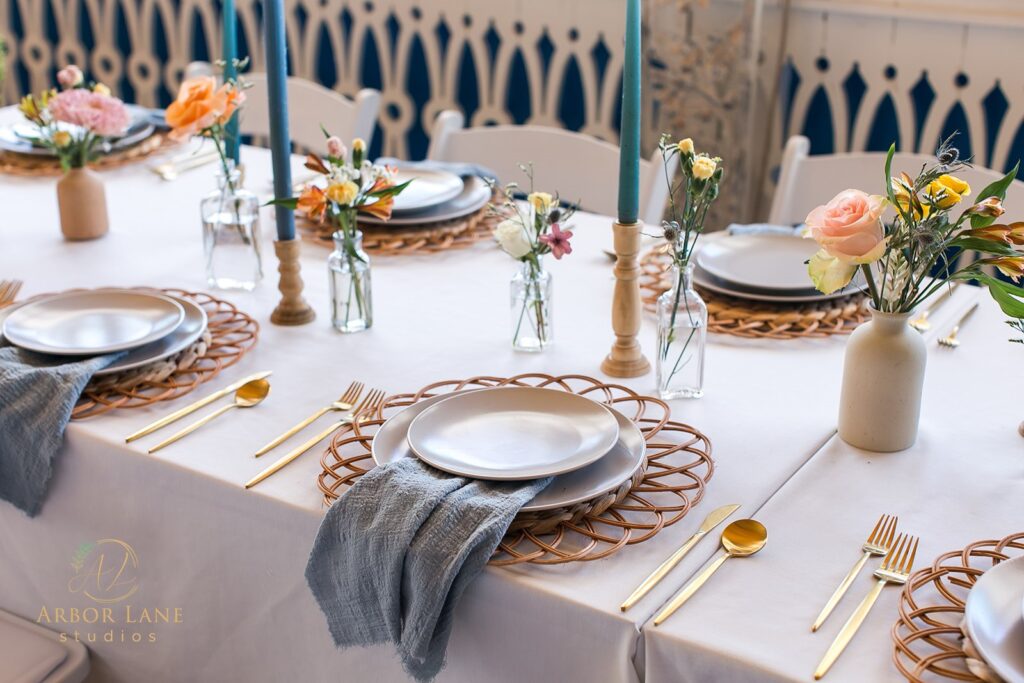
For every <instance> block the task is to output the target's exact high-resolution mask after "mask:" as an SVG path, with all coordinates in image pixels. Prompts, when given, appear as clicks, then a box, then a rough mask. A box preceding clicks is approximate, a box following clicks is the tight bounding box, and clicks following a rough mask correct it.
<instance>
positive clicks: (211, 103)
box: [164, 59, 248, 190]
mask: <svg viewBox="0 0 1024 683" xmlns="http://www.w3.org/2000/svg"><path fill="white" fill-rule="evenodd" d="M247 63H248V60H247V59H245V60H241V61H237V60H236V61H235V62H234V65H235V70H236V72H237V71H239V70H241V69H243V68H245V66H246V64H247ZM247 87H248V85H247V84H246V83H245V82H244V81H243V80H242V79H240V78H237V77H236V78H228V79H226V80H225V81H224V82H223V83H221V84H220V85H218V84H217V79H216V78H215V77H214V76H197V77H195V78H189V79H187V80H186V81H184V82H183V83H182V84H181V88H179V90H178V96H177V97H176V98H175V100H174V102H171V104H170V105H169V106H168V107H167V111H166V113H165V114H164V118H165V119H166V121H167V125H168V126H170V127H171V132H170V138H171V139H172V140H188V139H190V138H193V137H201V138H204V139H208V140H211V141H212V142H213V146H214V147H215V148H216V150H217V155H218V156H219V157H220V162H221V167H222V168H223V170H224V175H225V177H227V178H228V184H229V187H231V189H232V190H234V189H235V187H234V185H233V181H232V180H231V178H230V176H231V170H232V169H231V165H230V164H229V163H228V161H229V160H228V157H227V151H226V148H225V146H224V140H225V138H226V137H227V135H228V132H227V125H228V122H229V121H230V120H231V117H232V116H234V114H235V112H236V111H238V110H239V108H241V106H242V104H243V103H244V102H245V89H246V88H247Z"/></svg>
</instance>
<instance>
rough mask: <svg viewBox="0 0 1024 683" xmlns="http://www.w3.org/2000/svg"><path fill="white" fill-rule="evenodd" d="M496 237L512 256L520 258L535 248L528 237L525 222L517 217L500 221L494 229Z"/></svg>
mask: <svg viewBox="0 0 1024 683" xmlns="http://www.w3.org/2000/svg"><path fill="white" fill-rule="evenodd" d="M494 238H495V239H496V240H498V244H500V245H501V248H502V249H504V250H505V253H507V254H508V255H509V256H511V257H512V258H516V259H520V258H523V257H524V256H526V255H527V254H529V253H530V251H532V250H533V245H532V244H530V240H529V239H528V238H527V237H526V230H524V229H523V224H522V223H521V222H520V221H519V220H518V219H515V218H508V219H505V220H503V221H502V222H501V223H498V227H496V228H495V229H494Z"/></svg>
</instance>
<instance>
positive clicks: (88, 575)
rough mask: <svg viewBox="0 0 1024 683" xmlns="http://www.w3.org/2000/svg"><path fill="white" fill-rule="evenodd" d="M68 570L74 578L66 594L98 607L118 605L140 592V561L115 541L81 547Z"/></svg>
mask: <svg viewBox="0 0 1024 683" xmlns="http://www.w3.org/2000/svg"><path fill="white" fill-rule="evenodd" d="M71 567H72V569H74V570H75V574H74V576H72V577H71V579H70V580H69V581H68V590H69V591H71V592H72V593H83V594H84V595H86V596H87V597H88V598H90V599H91V600H93V601H94V602H98V603H100V604H105V605H107V604H111V603H115V602H121V601H122V600H126V599H128V598H129V597H131V596H132V595H134V593H135V591H137V590H138V589H139V578H138V569H139V557H138V555H136V554H135V550H134V549H133V548H132V547H131V546H130V545H128V544H127V543H125V542H124V541H121V540H118V539H116V538H104V539H101V540H99V541H96V542H95V543H83V544H81V545H80V546H78V549H77V550H76V551H75V554H74V556H72V558H71Z"/></svg>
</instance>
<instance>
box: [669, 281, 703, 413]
mask: <svg viewBox="0 0 1024 683" xmlns="http://www.w3.org/2000/svg"><path fill="white" fill-rule="evenodd" d="M672 283H673V286H672V289H670V290H668V291H667V292H665V293H664V294H662V295H661V296H660V297H658V359H657V368H658V394H659V395H660V396H661V398H663V399H674V398H700V397H701V396H703V395H704V349H705V346H706V345H707V334H708V307H707V305H706V304H705V303H704V300H703V299H701V298H700V295H699V294H697V291H696V290H695V289H694V288H693V266H692V265H689V264H687V265H686V266H684V267H682V268H680V267H678V266H674V267H673V268H672Z"/></svg>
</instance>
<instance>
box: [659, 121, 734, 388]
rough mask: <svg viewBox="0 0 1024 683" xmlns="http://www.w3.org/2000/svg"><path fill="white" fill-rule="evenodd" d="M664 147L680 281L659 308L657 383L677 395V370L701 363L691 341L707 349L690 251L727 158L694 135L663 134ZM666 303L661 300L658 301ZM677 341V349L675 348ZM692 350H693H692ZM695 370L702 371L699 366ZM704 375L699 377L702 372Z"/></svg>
mask: <svg viewBox="0 0 1024 683" xmlns="http://www.w3.org/2000/svg"><path fill="white" fill-rule="evenodd" d="M658 148H659V149H660V150H661V158H662V161H663V162H664V164H663V167H664V170H665V182H666V183H667V184H668V190H669V193H668V196H669V216H668V218H667V219H666V220H664V221H663V222H662V237H663V238H664V239H665V242H666V244H665V247H666V251H667V253H668V254H669V255H670V256H671V257H672V265H673V266H674V267H675V271H674V274H675V278H676V281H675V282H674V283H673V287H672V289H671V290H670V291H669V292H666V294H665V296H668V297H671V301H670V302H668V301H666V302H665V303H666V304H668V306H667V311H668V313H667V320H664V321H663V320H662V314H661V312H660V311H659V333H658V346H659V348H658V384H659V390H660V391H661V393H662V395H663V396H670V395H673V394H674V392H673V391H672V390H671V387H672V386H673V382H674V380H675V378H676V375H677V374H678V373H679V372H680V371H681V370H682V369H683V368H685V367H687V366H688V365H692V366H693V367H694V368H696V367H702V363H692V364H691V363H690V361H691V360H692V359H693V351H692V350H691V343H693V342H694V341H695V339H697V341H698V343H697V345H696V346H697V347H698V348H697V349H696V353H697V354H703V351H702V344H701V343H699V342H700V339H699V338H697V335H698V334H700V335H703V334H704V330H703V329H702V328H703V327H704V326H705V325H706V322H707V321H706V320H698V319H697V318H698V316H699V317H701V318H703V317H704V316H705V315H706V313H701V311H702V310H703V303H702V302H699V300H698V301H692V302H691V301H689V298H690V297H693V298H695V299H699V297H697V295H696V293H695V292H693V291H692V290H691V287H690V285H689V281H688V271H689V266H690V257H691V256H692V255H693V249H694V247H695V246H696V244H697V239H698V238H699V237H700V235H701V233H703V232H704V221H705V219H706V218H707V215H708V210H709V209H710V208H711V205H712V204H713V203H714V202H715V200H716V199H718V194H719V185H720V183H721V182H722V177H723V176H724V174H725V169H724V168H723V166H722V160H721V158H719V157H713V156H710V155H709V154H705V153H698V152H697V151H696V149H695V148H694V145H693V140H692V139H690V138H684V139H682V140H680V141H678V142H672V138H671V137H670V136H669V135H666V134H662V136H661V140H660V141H659V143H658ZM671 164H678V165H679V173H678V176H679V178H678V180H677V181H675V182H673V180H672V177H671V175H670V174H669V168H670V167H671ZM659 308H662V306H659ZM680 313H684V314H685V315H686V316H687V319H686V320H685V321H683V322H685V324H682V323H681V322H680V321H679V320H678V317H679V315H680ZM683 335H685V338H684V339H682V344H681V345H678V344H677V342H678V341H680V339H679V337H680V336H683ZM674 346H678V347H679V348H678V352H676V351H675V349H674V348H673V347H674ZM688 352H689V353H688ZM695 374H697V375H699V374H700V371H699V370H698V371H697V372H696V373H695ZM698 379H700V378H698ZM693 384H694V386H692V387H690V388H689V389H690V390H691V393H690V395H693V396H698V395H699V392H700V389H699V387H698V386H696V385H697V384H699V382H694V383H693Z"/></svg>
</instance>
